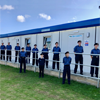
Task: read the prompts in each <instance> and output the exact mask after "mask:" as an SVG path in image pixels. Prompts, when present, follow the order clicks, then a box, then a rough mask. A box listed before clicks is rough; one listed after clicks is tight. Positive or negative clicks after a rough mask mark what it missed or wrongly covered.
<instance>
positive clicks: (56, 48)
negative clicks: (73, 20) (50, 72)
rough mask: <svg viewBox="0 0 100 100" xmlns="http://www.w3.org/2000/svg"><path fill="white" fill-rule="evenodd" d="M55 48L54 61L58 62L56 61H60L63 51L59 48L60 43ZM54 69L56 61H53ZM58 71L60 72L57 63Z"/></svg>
mask: <svg viewBox="0 0 100 100" xmlns="http://www.w3.org/2000/svg"><path fill="white" fill-rule="evenodd" d="M55 45H56V46H55V47H54V48H53V50H52V51H53V53H54V55H53V60H56V61H59V52H61V49H60V47H59V46H58V42H56V43H55ZM52 68H53V69H55V61H53V66H52ZM57 69H58V70H59V62H57Z"/></svg>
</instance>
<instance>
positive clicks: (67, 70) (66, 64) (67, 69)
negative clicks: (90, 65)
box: [62, 51, 72, 84]
mask: <svg viewBox="0 0 100 100" xmlns="http://www.w3.org/2000/svg"><path fill="white" fill-rule="evenodd" d="M71 60H72V59H71V57H69V52H68V51H67V52H66V53H65V57H64V58H63V63H64V69H63V81H62V84H65V80H66V74H67V80H68V84H70V64H71Z"/></svg>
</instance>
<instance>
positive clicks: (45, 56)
mask: <svg viewBox="0 0 100 100" xmlns="http://www.w3.org/2000/svg"><path fill="white" fill-rule="evenodd" d="M44 58H45V59H46V60H48V59H49V57H48V55H44ZM46 68H48V61H46Z"/></svg>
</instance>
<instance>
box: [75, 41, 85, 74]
mask: <svg viewBox="0 0 100 100" xmlns="http://www.w3.org/2000/svg"><path fill="white" fill-rule="evenodd" d="M77 43H78V45H77V46H75V48H74V53H83V52H84V50H83V47H82V46H81V43H82V42H81V40H79V41H78V42H77ZM79 62H80V64H83V55H82V54H75V63H76V64H75V68H74V73H75V74H76V72H77V68H78V63H79ZM80 74H81V75H83V65H80Z"/></svg>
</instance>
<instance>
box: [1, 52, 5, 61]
mask: <svg viewBox="0 0 100 100" xmlns="http://www.w3.org/2000/svg"><path fill="white" fill-rule="evenodd" d="M1 60H5V50H1Z"/></svg>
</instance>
